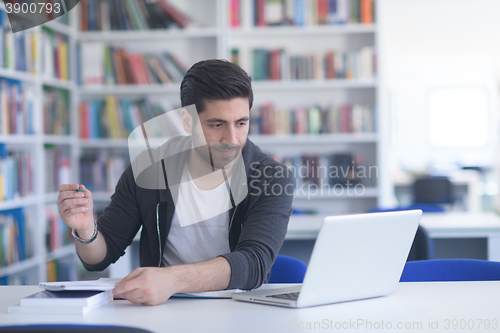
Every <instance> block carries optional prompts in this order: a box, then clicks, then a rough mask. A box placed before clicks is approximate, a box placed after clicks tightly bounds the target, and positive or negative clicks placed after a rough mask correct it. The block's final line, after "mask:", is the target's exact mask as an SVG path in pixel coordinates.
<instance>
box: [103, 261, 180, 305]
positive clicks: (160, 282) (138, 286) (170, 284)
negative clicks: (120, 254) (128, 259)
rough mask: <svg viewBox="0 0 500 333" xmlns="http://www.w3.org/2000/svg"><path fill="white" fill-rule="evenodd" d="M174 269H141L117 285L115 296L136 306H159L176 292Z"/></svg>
mask: <svg viewBox="0 0 500 333" xmlns="http://www.w3.org/2000/svg"><path fill="white" fill-rule="evenodd" d="M170 268H172V267H141V268H137V269H135V270H134V271H133V272H132V273H130V274H129V275H127V276H126V277H125V278H123V279H122V280H121V281H120V282H118V283H117V286H116V287H115V289H113V295H114V296H116V297H121V298H124V299H127V300H129V301H130V302H132V303H134V304H143V305H158V304H161V303H163V302H165V301H166V300H167V299H169V298H170V296H172V295H173V294H175V293H176V292H177V291H176V285H177V281H178V280H177V279H176V274H175V272H172V270H171V269H170Z"/></svg>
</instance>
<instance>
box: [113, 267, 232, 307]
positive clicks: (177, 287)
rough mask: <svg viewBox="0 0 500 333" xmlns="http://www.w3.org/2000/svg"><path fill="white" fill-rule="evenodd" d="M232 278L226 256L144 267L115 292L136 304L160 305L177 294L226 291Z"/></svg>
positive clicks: (135, 271) (124, 279) (123, 282)
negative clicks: (166, 265) (184, 263)
mask: <svg viewBox="0 0 500 333" xmlns="http://www.w3.org/2000/svg"><path fill="white" fill-rule="evenodd" d="M230 281H231V265H229V262H228V261H227V260H226V258H224V257H217V258H214V259H210V260H207V261H202V262H198V263H195V264H186V265H176V266H169V267H141V268H137V269H136V270H134V271H133V272H132V273H130V274H129V275H127V276H126V277H125V278H123V279H122V280H121V281H120V282H118V285H117V286H116V287H115V289H113V295H115V296H118V297H121V298H125V299H127V300H129V301H130V302H132V303H136V304H143V305H158V304H161V303H163V302H165V301H166V300H167V299H169V298H170V296H172V295H173V294H176V293H198V292H204V291H213V290H222V289H226V288H227V287H228V286H229V282H230Z"/></svg>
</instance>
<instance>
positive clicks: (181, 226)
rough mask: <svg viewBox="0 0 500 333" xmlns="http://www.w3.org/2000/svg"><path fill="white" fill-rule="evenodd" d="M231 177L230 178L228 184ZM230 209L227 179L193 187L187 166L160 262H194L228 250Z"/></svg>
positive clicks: (175, 263)
mask: <svg viewBox="0 0 500 333" xmlns="http://www.w3.org/2000/svg"><path fill="white" fill-rule="evenodd" d="M216 172H221V171H220V170H219V171H216ZM213 176H214V175H213V173H212V174H209V175H206V176H203V177H213ZM203 177H201V179H202V178H203ZM230 180H231V177H229V179H228V184H229V182H230ZM230 209H231V199H230V198H229V191H228V185H227V184H226V182H223V183H222V184H220V185H219V186H217V187H216V188H214V189H212V190H208V191H202V190H200V189H198V187H196V185H195V183H194V182H193V180H192V179H191V175H190V173H189V169H188V167H187V166H186V167H185V168H184V171H183V173H182V179H181V184H180V185H179V197H178V199H177V203H176V205H175V213H174V217H173V219H172V225H171V227H170V232H169V234H168V237H167V242H166V247H165V251H164V252H163V260H162V263H163V265H164V266H170V265H178V264H189V263H195V262H200V261H205V260H209V259H212V258H215V257H217V256H218V255H221V254H225V253H229V252H230V249H229V231H228V227H229V210H230Z"/></svg>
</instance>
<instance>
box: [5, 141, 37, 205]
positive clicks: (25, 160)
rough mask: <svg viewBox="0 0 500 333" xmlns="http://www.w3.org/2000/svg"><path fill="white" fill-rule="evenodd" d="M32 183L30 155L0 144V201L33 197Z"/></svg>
mask: <svg viewBox="0 0 500 333" xmlns="http://www.w3.org/2000/svg"><path fill="white" fill-rule="evenodd" d="M33 183H34V182H33V165H32V156H31V154H30V153H29V152H28V151H25V150H23V149H15V150H14V149H7V146H6V145H5V144H4V143H0V201H7V200H13V199H16V198H22V197H27V196H30V195H33V194H34V184H33Z"/></svg>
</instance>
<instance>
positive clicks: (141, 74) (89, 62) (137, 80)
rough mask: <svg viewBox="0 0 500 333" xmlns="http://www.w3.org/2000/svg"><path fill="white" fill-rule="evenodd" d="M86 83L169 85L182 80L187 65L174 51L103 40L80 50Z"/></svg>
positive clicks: (83, 45) (83, 81)
mask: <svg viewBox="0 0 500 333" xmlns="http://www.w3.org/2000/svg"><path fill="white" fill-rule="evenodd" d="M79 53H81V54H80V56H79V58H80V59H81V66H80V67H81V73H79V82H80V83H82V84H84V85H102V84H106V85H117V84H166V83H172V82H180V81H182V79H183V77H184V75H185V74H186V71H187V68H186V66H185V65H184V64H183V63H182V62H181V61H180V60H179V59H178V58H177V57H176V56H175V55H173V54H172V53H170V52H163V53H156V54H155V53H146V54H141V53H135V52H128V51H126V50H124V49H123V48H114V47H110V46H108V45H106V44H103V43H82V45H81V47H80V49H79Z"/></svg>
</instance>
